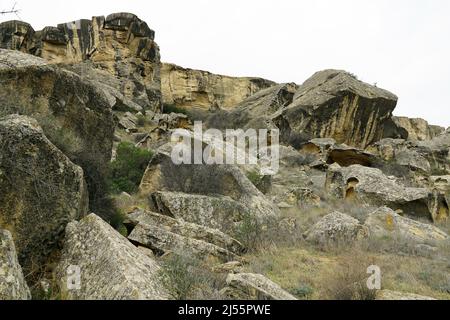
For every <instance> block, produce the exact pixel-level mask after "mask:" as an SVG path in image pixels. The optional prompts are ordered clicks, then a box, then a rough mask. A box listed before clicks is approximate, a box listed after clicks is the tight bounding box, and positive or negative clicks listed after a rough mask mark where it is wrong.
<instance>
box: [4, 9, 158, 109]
mask: <svg viewBox="0 0 450 320" xmlns="http://www.w3.org/2000/svg"><path fill="white" fill-rule="evenodd" d="M154 37H155V33H154V31H153V30H151V29H150V28H149V27H148V25H147V24H146V23H145V22H144V21H142V20H140V19H139V18H138V17H137V16H135V15H134V14H131V13H114V14H111V15H108V16H107V17H106V18H105V17H103V16H100V17H93V18H92V19H91V20H88V19H83V20H78V21H72V22H68V23H62V24H59V25H58V26H57V27H45V28H44V29H43V30H41V31H36V32H35V31H34V30H33V28H32V27H31V26H30V25H29V24H26V23H23V22H20V21H8V22H4V23H2V24H0V48H4V49H14V50H19V51H22V52H26V53H31V54H34V55H36V56H38V57H41V58H44V59H45V60H47V61H49V62H50V63H60V64H68V65H71V66H72V67H73V70H74V71H77V72H78V73H79V74H80V75H81V76H83V77H87V78H89V79H90V81H93V82H94V83H96V84H98V85H99V86H100V87H101V88H104V89H106V91H107V92H108V93H109V96H110V98H111V99H112V100H113V101H114V105H116V107H119V106H120V105H125V106H126V107H127V108H131V109H133V108H134V107H136V105H138V106H140V107H142V108H145V109H150V110H159V109H160V107H161V80H160V54H159V47H158V45H157V44H156V42H155V41H154ZM80 63H81V64H80ZM84 63H87V64H88V66H89V67H87V68H86V67H85V66H84V65H83V64H84ZM77 64H78V66H74V65H77Z"/></svg>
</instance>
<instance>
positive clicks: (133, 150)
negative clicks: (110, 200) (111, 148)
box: [110, 142, 153, 193]
mask: <svg viewBox="0 0 450 320" xmlns="http://www.w3.org/2000/svg"><path fill="white" fill-rule="evenodd" d="M152 155H153V153H152V152H151V151H148V150H144V149H141V148H137V147H135V146H134V145H133V144H132V143H129V142H121V143H120V144H119V145H118V147H117V156H116V159H115V160H114V161H112V162H111V168H110V190H111V192H112V193H120V192H128V193H134V192H136V191H137V189H138V187H139V183H140V182H141V179H142V176H143V174H144V172H145V169H146V168H147V165H148V163H149V161H150V159H151V157H152Z"/></svg>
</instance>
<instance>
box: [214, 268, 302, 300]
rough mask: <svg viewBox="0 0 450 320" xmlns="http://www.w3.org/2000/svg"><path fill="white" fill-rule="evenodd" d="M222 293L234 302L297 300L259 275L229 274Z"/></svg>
mask: <svg viewBox="0 0 450 320" xmlns="http://www.w3.org/2000/svg"><path fill="white" fill-rule="evenodd" d="M222 293H223V294H224V295H226V296H228V297H230V298H232V299H236V300H297V298H295V297H294V296H293V295H291V294H290V293H289V292H287V291H285V290H283V289H282V288H281V287H280V286H279V285H278V284H276V283H274V282H272V281H271V280H269V279H267V278H266V277H264V276H263V275H261V274H253V273H237V274H233V273H230V274H229V275H228V277H227V287H226V288H224V289H223V290H222Z"/></svg>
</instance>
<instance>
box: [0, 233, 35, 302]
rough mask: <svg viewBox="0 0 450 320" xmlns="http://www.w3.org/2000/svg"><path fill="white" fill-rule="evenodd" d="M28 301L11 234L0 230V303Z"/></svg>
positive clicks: (27, 291) (26, 289) (28, 291)
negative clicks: (4, 301) (5, 301)
mask: <svg viewBox="0 0 450 320" xmlns="http://www.w3.org/2000/svg"><path fill="white" fill-rule="evenodd" d="M30 299H31V294H30V289H29V288H28V286H27V283H26V282H25V278H24V276H23V273H22V268H21V266H20V264H19V261H18V260H17V254H16V248H15V246H14V242H13V238H12V236H11V233H10V232H9V231H6V230H1V229H0V301H2V300H30Z"/></svg>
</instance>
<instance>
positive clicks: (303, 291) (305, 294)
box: [290, 284, 314, 299]
mask: <svg viewBox="0 0 450 320" xmlns="http://www.w3.org/2000/svg"><path fill="white" fill-rule="evenodd" d="M290 291H291V293H292V294H293V295H295V296H297V297H298V298H300V299H309V298H310V297H311V296H312V295H313V293H314V289H313V288H312V287H310V286H309V285H305V284H300V285H299V286H298V287H297V288H294V289H292V290H290Z"/></svg>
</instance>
